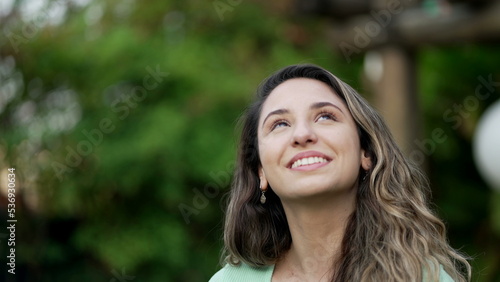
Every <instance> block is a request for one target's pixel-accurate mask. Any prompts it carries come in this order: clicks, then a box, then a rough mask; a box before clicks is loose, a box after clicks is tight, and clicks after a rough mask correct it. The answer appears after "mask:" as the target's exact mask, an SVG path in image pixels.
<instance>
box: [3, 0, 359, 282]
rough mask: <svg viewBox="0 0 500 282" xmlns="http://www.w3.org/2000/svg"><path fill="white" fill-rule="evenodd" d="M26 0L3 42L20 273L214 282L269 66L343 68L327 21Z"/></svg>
mask: <svg viewBox="0 0 500 282" xmlns="http://www.w3.org/2000/svg"><path fill="white" fill-rule="evenodd" d="M28 2H29V1H15V2H13V3H14V6H13V8H12V10H11V12H10V13H9V15H5V16H4V17H3V18H2V22H3V23H4V24H3V25H2V26H3V29H4V37H2V38H0V44H1V45H0V58H1V61H0V68H1V70H2V71H1V75H2V92H1V94H0V96H1V99H2V100H1V101H0V118H1V124H0V131H1V132H2V136H1V143H0V154H1V155H3V156H5V158H3V159H2V162H1V163H0V169H1V170H4V169H6V168H8V167H16V168H17V173H18V177H19V179H20V183H19V189H18V192H17V193H18V204H19V206H18V208H17V213H18V216H19V218H20V219H19V226H18V231H17V232H18V239H17V240H18V241H19V242H18V245H17V249H16V251H17V255H18V257H17V267H18V271H19V272H20V273H22V274H20V275H19V276H17V279H18V280H19V281H68V280H69V281H118V280H119V279H118V278H119V277H118V276H120V275H127V277H128V278H130V279H135V278H137V279H139V280H141V281H206V280H208V278H209V277H210V276H211V275H212V274H213V273H214V272H215V271H216V270H217V269H218V257H219V250H220V240H219V239H220V235H221V218H222V217H221V199H222V195H223V193H225V192H226V191H227V188H228V186H229V181H230V177H231V174H232V165H233V159H234V155H235V140H236V139H237V137H236V136H237V135H236V134H235V133H234V127H235V124H236V120H237V119H238V117H239V115H240V114H241V112H242V111H243V109H244V107H245V106H246V105H247V103H248V102H249V100H250V99H251V97H252V93H253V92H254V90H255V88H256V86H257V85H258V83H259V82H260V80H262V79H263V78H264V77H266V76H267V75H268V74H269V73H270V72H272V71H274V70H276V69H278V68H280V67H282V66H284V65H288V64H293V63H298V62H314V63H318V64H321V65H324V66H325V67H329V68H331V69H335V68H332V66H334V65H336V64H335V62H337V61H339V60H338V59H337V58H336V56H335V54H333V53H331V52H330V51H329V48H328V47H327V46H326V43H324V42H323V40H321V36H315V33H318V30H317V28H316V27H317V26H318V23H316V24H315V23H312V22H307V21H304V22H303V23H304V24H305V25H307V26H308V31H307V32H305V31H304V28H303V27H301V26H299V25H298V24H297V23H295V22H294V20H290V19H287V16H286V15H287V14H286V13H284V14H280V13H278V12H282V11H281V10H280V9H285V10H286V9H287V8H286V5H285V6H279V7H277V6H266V5H262V4H261V5H259V4H257V3H252V2H242V3H240V4H238V5H237V6H232V9H231V10H228V11H226V12H225V13H224V18H223V19H222V18H221V17H220V16H219V13H218V11H217V9H216V8H214V6H213V5H212V4H213V3H211V2H207V3H203V2H199V3H195V2H192V1H187V2H186V1H127V0H124V1H111V0H110V1H99V0H95V1H46V2H43V1H42V4H41V6H40V7H33V6H30V5H31V4H30V5H28ZM256 19H258V20H256ZM357 67H359V60H358V65H357V66H356V65H355V64H353V65H351V66H348V67H347V68H346V69H338V70H335V71H336V72H337V73H339V74H340V75H343V74H344V75H345V76H346V77H354V76H355V75H354V74H355V71H356V69H357ZM337 68H338V67H337ZM2 207H3V206H2ZM4 211H5V209H3V208H2V212H4ZM3 255H4V251H3V248H2V257H5V256H3ZM2 275H3V273H2ZM132 277H135V278H132ZM122 278H123V277H122ZM113 279H115V280H113ZM120 281H121V280H120Z"/></svg>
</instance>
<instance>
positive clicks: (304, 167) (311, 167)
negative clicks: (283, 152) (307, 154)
mask: <svg viewBox="0 0 500 282" xmlns="http://www.w3.org/2000/svg"><path fill="white" fill-rule="evenodd" d="M329 163H330V162H326V163H315V164H310V165H302V166H298V167H294V168H291V170H297V171H310V170H315V169H318V168H320V167H324V166H325V165H327V164H329Z"/></svg>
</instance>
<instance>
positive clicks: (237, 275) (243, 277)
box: [209, 263, 274, 282]
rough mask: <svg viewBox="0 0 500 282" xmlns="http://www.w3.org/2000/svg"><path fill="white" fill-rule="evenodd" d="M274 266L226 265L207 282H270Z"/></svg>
mask: <svg viewBox="0 0 500 282" xmlns="http://www.w3.org/2000/svg"><path fill="white" fill-rule="evenodd" d="M273 270H274V265H271V266H264V267H251V266H249V265H247V264H244V263H240V264H239V265H230V264H226V265H225V266H224V267H223V268H222V269H221V270H219V271H218V272H217V273H215V274H214V276H212V278H210V281H209V282H225V281H241V282H247V281H248V282H254V281H271V277H272V275H273Z"/></svg>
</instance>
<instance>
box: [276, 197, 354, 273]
mask: <svg viewBox="0 0 500 282" xmlns="http://www.w3.org/2000/svg"><path fill="white" fill-rule="evenodd" d="M355 195H356V190H355V189H352V190H350V191H348V192H346V193H343V194H342V195H338V194H336V195H335V196H331V197H325V195H323V196H322V197H320V198H317V199H310V201H305V200H303V201H301V202H296V201H295V202H294V201H283V208H284V209H285V213H286V216H287V220H288V225H289V228H290V233H291V235H292V245H291V247H290V250H289V251H288V252H287V253H286V255H285V257H284V258H283V259H282V260H281V261H280V262H278V263H277V265H276V268H281V270H283V271H284V272H285V273H288V276H289V278H292V277H294V278H300V279H301V280H307V281H327V280H328V279H330V277H331V276H332V274H333V272H332V271H333V269H334V263H335V261H336V260H337V259H338V258H339V257H340V255H341V245H342V240H343V237H344V233H345V229H346V225H347V221H348V220H349V216H350V215H351V214H352V212H353V211H354V209H355V204H356V202H355V201H356V196H355Z"/></svg>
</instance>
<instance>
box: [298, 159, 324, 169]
mask: <svg viewBox="0 0 500 282" xmlns="http://www.w3.org/2000/svg"><path fill="white" fill-rule="evenodd" d="M326 162H328V161H327V160H325V159H323V158H322V157H309V158H303V159H300V160H296V161H295V162H294V163H293V164H292V168H296V167H299V166H303V165H311V164H316V163H326Z"/></svg>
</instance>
